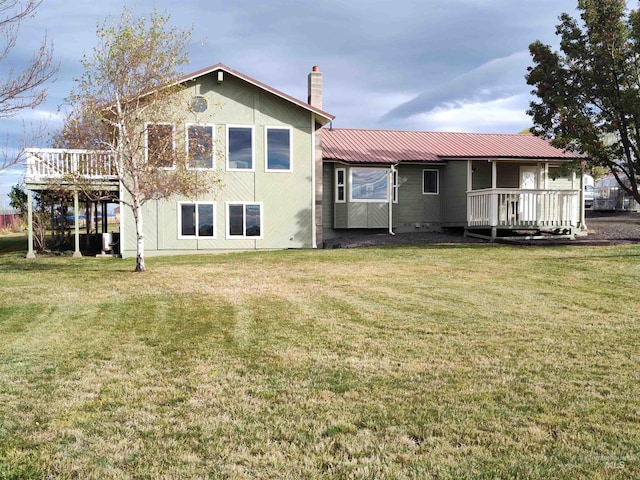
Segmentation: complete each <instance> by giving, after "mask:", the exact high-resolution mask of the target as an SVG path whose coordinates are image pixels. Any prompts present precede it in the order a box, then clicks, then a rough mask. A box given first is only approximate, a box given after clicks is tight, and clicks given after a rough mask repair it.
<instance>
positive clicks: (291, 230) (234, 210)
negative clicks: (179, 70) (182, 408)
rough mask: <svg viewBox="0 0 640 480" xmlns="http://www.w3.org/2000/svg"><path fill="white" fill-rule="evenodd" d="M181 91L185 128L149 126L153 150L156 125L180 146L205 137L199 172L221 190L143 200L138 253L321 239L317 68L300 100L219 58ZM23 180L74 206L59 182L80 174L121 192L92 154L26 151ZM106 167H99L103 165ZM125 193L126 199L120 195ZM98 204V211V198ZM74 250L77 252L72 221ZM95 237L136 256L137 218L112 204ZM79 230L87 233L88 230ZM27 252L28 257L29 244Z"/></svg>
mask: <svg viewBox="0 0 640 480" xmlns="http://www.w3.org/2000/svg"><path fill="white" fill-rule="evenodd" d="M178 84H179V85H180V86H181V87H182V88H181V91H180V92H179V94H181V95H184V97H185V100H186V101H185V102H184V104H185V105H188V107H189V109H190V113H189V114H188V117H187V119H186V122H185V125H180V126H176V125H170V124H165V123H163V124H156V125H150V126H149V128H148V129H147V134H148V136H149V139H148V145H149V146H150V147H149V148H151V145H152V144H153V139H154V135H156V134H157V133H158V131H160V130H163V131H170V132H172V133H173V132H175V131H176V130H183V131H185V132H186V135H187V139H186V141H185V142H184V143H185V145H186V148H190V146H192V136H193V138H199V139H204V141H203V144H204V145H205V147H206V148H204V149H203V150H204V152H205V154H204V155H203V156H202V158H199V161H200V163H199V164H198V165H197V166H196V167H195V168H196V169H197V172H198V175H202V176H203V177H205V178H207V176H211V178H213V177H214V176H216V177H217V176H219V179H220V180H221V184H222V187H221V188H220V189H219V190H217V191H213V192H212V193H211V194H208V195H204V196H201V197H199V198H180V197H175V198H172V199H171V200H161V201H149V202H147V203H146V204H145V205H144V207H143V218H144V237H145V254H146V255H168V254H180V253H189V252H198V251H233V250H252V249H283V248H315V247H316V246H317V242H318V239H321V237H322V230H321V227H322V220H321V216H320V215H321V212H320V208H321V193H322V192H321V188H322V177H321V175H322V156H321V153H320V152H321V150H320V148H321V147H320V138H319V133H318V132H319V130H320V129H321V127H322V126H323V125H325V124H327V123H328V122H329V121H331V120H332V119H333V118H334V117H333V116H332V115H330V114H328V113H326V112H324V111H323V110H322V73H321V72H320V71H319V70H318V68H317V67H314V69H313V71H312V72H311V73H310V74H309V77H308V86H309V99H308V102H303V101H300V100H297V99H295V98H293V97H291V96H289V95H287V94H285V93H283V92H281V91H279V90H276V89H274V88H272V87H269V86H268V85H265V84H263V83H261V82H259V81H258V80H255V79H253V78H251V77H249V76H247V75H244V74H242V73H240V72H238V71H236V70H233V69H231V68H229V67H227V66H225V65H223V64H217V65H213V66H211V67H208V68H206V69H203V70H200V71H197V72H194V73H192V74H189V75H186V76H184V77H182V78H181V79H180V80H179V81H178ZM178 127H180V128H178ZM27 153H28V157H27V173H26V180H25V184H26V187H27V190H28V193H29V195H31V192H32V191H35V190H47V189H49V188H51V185H52V180H55V179H58V181H57V182H56V183H55V187H56V188H60V186H61V185H62V187H63V188H68V189H69V191H70V192H71V194H73V196H74V200H73V201H74V212H76V213H77V212H79V211H80V209H81V207H80V203H86V204H87V205H88V204H90V203H91V202H90V201H89V199H88V198H82V192H78V191H76V190H74V186H73V185H72V184H66V185H65V179H66V178H68V177H69V175H70V174H77V173H78V172H79V173H80V175H81V176H82V177H84V178H90V179H92V185H91V188H92V189H93V190H95V191H100V190H110V191H118V192H119V195H120V198H123V196H126V192H124V191H120V190H121V186H120V184H119V181H118V178H117V177H116V176H114V175H113V172H112V169H111V168H109V166H108V164H109V162H110V159H109V158H108V157H105V156H101V155H100V154H96V152H87V151H80V150H57V149H31V150H29V151H28V152H27ZM105 165H106V167H105ZM125 198H126V197H125ZM102 209H103V211H106V206H105V202H102ZM75 224H76V228H75V232H74V233H75V238H76V245H75V254H76V255H77V256H79V255H81V251H80V245H81V243H82V242H81V241H80V231H79V228H78V227H77V225H78V222H77V221H76V222H75ZM102 233H103V235H104V236H105V237H106V238H108V239H109V243H110V244H111V245H103V246H104V247H106V248H105V249H104V250H107V251H108V250H109V248H110V247H114V249H115V251H116V252H117V253H119V254H121V255H122V256H123V257H130V256H135V254H136V235H135V224H134V221H133V218H132V214H131V212H130V209H129V208H120V231H119V233H118V234H117V235H112V234H109V235H107V234H108V233H109V232H107V230H106V224H104V225H103V228H102ZM86 234H89V232H87V233H86ZM29 245H30V247H29V256H33V251H32V247H31V245H32V241H31V240H30V241H29Z"/></svg>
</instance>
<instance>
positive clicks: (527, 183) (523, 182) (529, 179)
mask: <svg viewBox="0 0 640 480" xmlns="http://www.w3.org/2000/svg"><path fill="white" fill-rule="evenodd" d="M537 188H538V167H524V166H522V167H520V189H521V190H536V189H537ZM536 203H537V202H536V194H535V193H534V192H531V193H526V192H524V193H521V194H520V208H519V210H520V220H521V221H524V222H533V221H536V219H537V208H536Z"/></svg>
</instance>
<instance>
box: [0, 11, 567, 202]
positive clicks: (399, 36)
mask: <svg viewBox="0 0 640 480" xmlns="http://www.w3.org/2000/svg"><path fill="white" fill-rule="evenodd" d="M125 4H126V5H128V6H130V7H132V8H133V10H134V13H135V14H147V13H148V12H150V11H151V9H152V8H153V6H157V7H158V9H159V10H161V11H166V13H168V14H169V15H170V16H171V24H172V25H173V26H176V27H178V28H183V29H189V28H191V27H193V35H192V44H191V51H190V64H189V65H188V68H187V70H189V71H195V70H198V69H200V68H203V67H205V66H208V65H212V64H215V63H218V62H223V63H226V64H227V65H229V66H230V67H232V68H235V69H237V70H239V71H241V72H243V73H246V74H247V75H250V76H252V77H255V78H256V79H258V80H260V81H262V82H264V83H266V84H268V85H271V86H273V87H275V88H277V89H280V90H282V91H284V92H286V93H288V94H290V95H293V96H294V97H296V98H300V99H306V96H307V92H306V75H307V73H308V72H309V70H310V69H311V66H312V65H319V66H320V68H321V70H322V71H323V72H324V74H325V79H324V84H325V97H324V108H325V109H326V110H327V111H328V112H330V113H332V114H334V115H336V121H335V122H334V125H336V126H341V127H362V128H365V127H375V126H380V125H382V126H384V127H385V128H412V129H431V130H439V129H447V128H456V129H464V130H471V129H473V128H481V129H482V130H486V131H489V130H491V131H496V130H498V131H513V130H512V129H513V128H517V126H516V125H515V124H514V123H511V122H508V123H507V122H503V121H499V120H500V118H499V117H497V114H496V110H495V109H496V108H497V107H496V105H495V102H500V101H501V99H502V100H504V99H508V98H516V97H517V98H518V99H519V100H518V102H515V101H509V102H507V103H508V105H509V118H512V113H513V112H514V109H517V108H519V105H523V109H524V108H526V100H525V99H526V97H527V96H528V95H529V88H528V87H527V85H526V84H525V82H524V71H523V69H524V68H526V62H525V60H524V53H523V52H526V51H527V46H528V45H529V43H531V42H532V41H534V40H536V39H540V40H542V41H544V42H546V43H553V42H554V41H555V36H554V31H555V24H556V23H557V17H558V16H559V15H560V13H561V12H563V11H568V12H573V11H574V9H575V5H576V1H575V0H517V1H514V0H482V1H478V0H376V1H375V2H372V1H370V0H349V1H346V2H345V1H342V0H340V1H339V0H324V1H321V2H314V1H308V0H269V1H264V0H235V1H229V0H181V1H180V2H174V1H172V0H154V2H143V1H141V0H138V1H133V2H132V1H127V0H108V1H102V2H87V1H86V0H65V1H60V0H58V1H56V0H52V1H47V2H43V3H42V4H41V5H40V7H39V10H38V12H37V15H36V17H35V18H33V19H29V20H28V21H27V22H26V23H25V24H24V25H23V29H22V35H21V37H20V40H19V49H18V50H17V52H16V56H15V57H13V58H12V62H13V63H12V64H14V65H16V66H19V65H20V62H21V61H22V62H24V60H25V59H26V58H29V57H30V55H31V52H33V50H34V47H35V46H36V45H37V41H38V40H39V39H41V38H42V36H43V34H44V33H45V32H46V33H47V35H48V37H49V38H50V39H51V40H52V41H53V42H54V45H55V51H56V57H57V58H58V60H60V62H61V71H60V75H59V77H58V80H57V81H56V82H55V83H53V84H52V85H51V86H50V89H49V98H48V101H47V103H46V104H45V105H43V107H42V110H44V111H54V112H55V111H56V110H57V108H58V106H59V105H61V104H62V103H63V101H64V99H65V98H66V97H67V96H68V94H69V92H70V90H71V88H72V87H73V79H74V78H77V77H79V76H80V75H81V74H82V69H81V64H80V59H81V58H82V55H83V54H85V53H90V52H91V49H92V47H93V45H94V44H95V32H96V26H97V25H98V24H100V23H102V22H104V20H105V19H106V18H107V17H109V16H111V17H114V16H115V17H117V16H119V15H120V12H121V10H122V7H123V5H125ZM150 4H151V5H150ZM6 66H7V65H0V75H1V74H2V73H3V72H4V70H3V69H4V68H5V67H6ZM469 102H472V103H474V105H475V106H474V108H473V109H470V110H466V111H465V113H467V114H468V115H460V116H457V117H456V119H455V122H454V121H453V120H452V119H451V118H450V117H448V116H447V115H445V113H446V112H447V111H449V110H450V111H452V112H454V111H457V110H460V109H461V108H463V106H464V105H467V104H469ZM491 102H494V103H493V104H492V103H491ZM484 104H486V105H487V108H492V109H493V110H491V112H489V114H485V113H483V105H484ZM436 113H437V114H436ZM454 113H455V112H454ZM492 115H493V117H492ZM487 118H494V119H495V120H494V123H492V124H488V123H487V122H486V119H487ZM513 118H515V115H514V116H513ZM514 121H515V120H514ZM13 123H15V124H17V125H20V126H21V125H22V119H21V118H15V119H3V129H2V131H1V132H0V134H2V133H4V134H6V132H9V131H11V132H13V131H15V130H16V129H17V128H15V125H14V126H13V127H12V126H11V124H13ZM524 126H526V125H524ZM524 126H523V127H521V128H524ZM0 201H1V199H0Z"/></svg>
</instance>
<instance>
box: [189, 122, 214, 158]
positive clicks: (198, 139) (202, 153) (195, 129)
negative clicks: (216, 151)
mask: <svg viewBox="0 0 640 480" xmlns="http://www.w3.org/2000/svg"><path fill="white" fill-rule="evenodd" d="M187 154H188V156H189V167H190V168H214V163H213V126H212V125H187Z"/></svg>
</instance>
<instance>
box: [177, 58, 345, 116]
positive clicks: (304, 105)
mask: <svg viewBox="0 0 640 480" xmlns="http://www.w3.org/2000/svg"><path fill="white" fill-rule="evenodd" d="M218 70H220V71H223V72H226V73H228V74H230V75H233V76H234V77H236V78H239V79H241V80H244V81H245V82H247V83H250V84H251V85H253V86H255V87H257V88H260V89H262V90H265V91H267V92H269V93H271V94H273V95H275V96H277V97H280V98H282V99H283V100H287V101H289V102H291V103H294V104H295V105H298V106H299V107H301V108H304V109H306V110H308V111H310V112H311V113H312V114H313V117H314V119H315V120H316V121H317V122H318V123H319V124H321V125H323V126H324V125H326V124H327V123H329V122H330V121H332V120H333V119H335V118H336V117H335V116H334V115H331V114H330V113H327V112H325V111H324V110H321V109H319V108H316V107H314V106H312V105H309V104H308V103H304V102H303V101H301V100H298V99H297V98H295V97H292V96H291V95H287V94H286V93H284V92H281V91H280V90H277V89H275V88H272V87H270V86H269V85H266V84H264V83H262V82H260V81H258V80H256V79H255V78H252V77H249V76H248V75H245V74H244V73H241V72H238V71H237V70H234V69H233V68H230V67H228V66H226V65H224V64H222V63H216V64H215V65H211V66H210V67H206V68H203V69H201V70H198V71H196V72H193V73H189V74H187V75H184V76H183V77H180V78H179V79H178V80H176V82H175V84H180V83H187V82H189V81H191V80H195V79H196V78H199V77H203V76H205V75H209V74H210V73H212V72H216V71H218ZM175 84H174V85H175Z"/></svg>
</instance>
